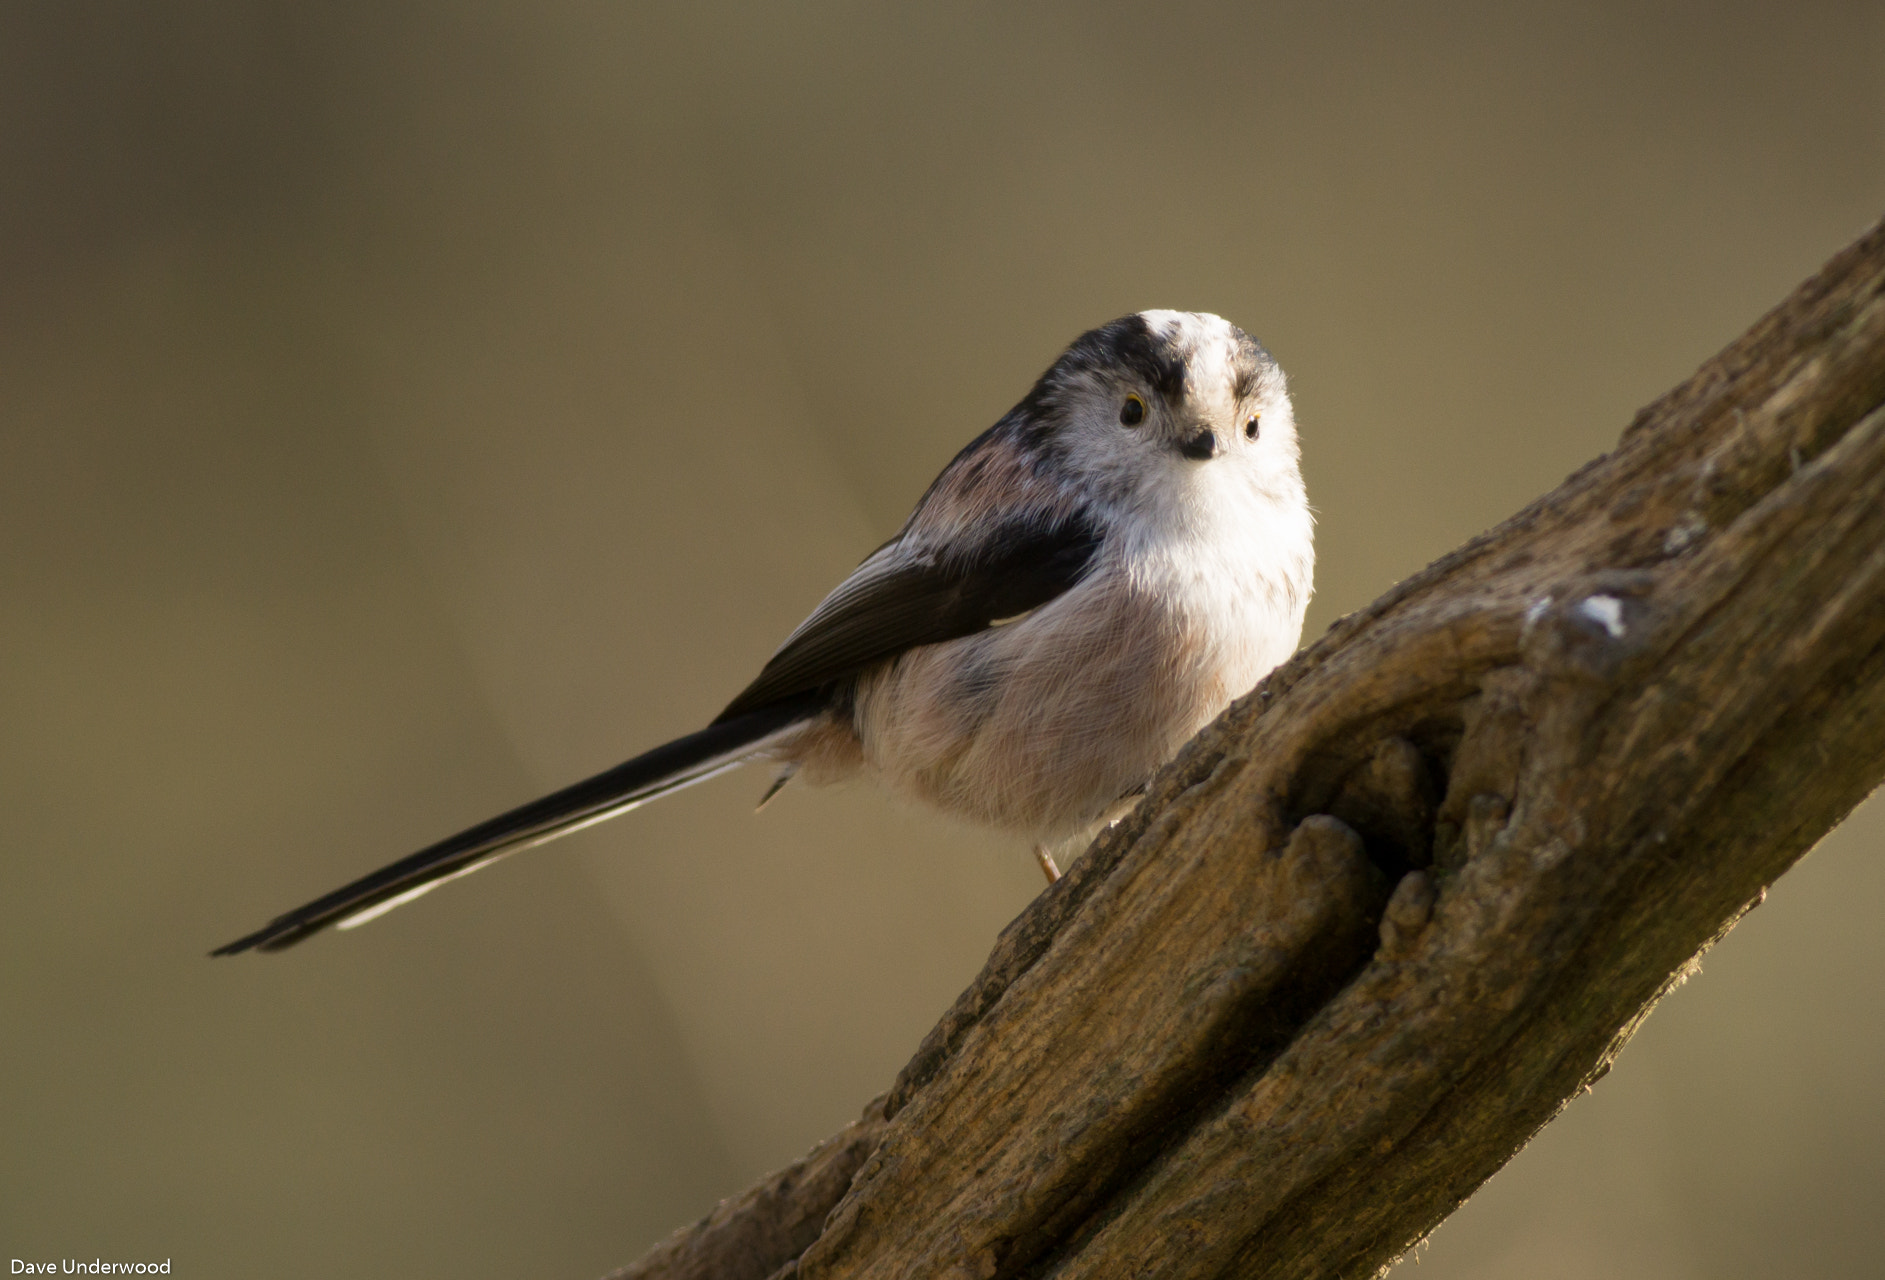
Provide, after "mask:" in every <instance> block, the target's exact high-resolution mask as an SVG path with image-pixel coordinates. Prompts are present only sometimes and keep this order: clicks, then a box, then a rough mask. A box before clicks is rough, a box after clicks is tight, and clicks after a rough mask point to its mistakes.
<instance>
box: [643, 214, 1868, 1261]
mask: <svg viewBox="0 0 1885 1280" xmlns="http://www.w3.org/2000/svg"><path fill="white" fill-rule="evenodd" d="M1881 775H1885V224H1881V225H1880V226H1878V227H1875V228H1873V230H1872V231H1870V232H1869V233H1867V235H1866V236H1865V237H1864V238H1862V239H1861V240H1860V241H1858V242H1857V243H1856V244H1854V245H1853V246H1851V247H1850V248H1848V249H1847V250H1845V251H1844V252H1843V253H1841V254H1840V255H1839V256H1838V257H1836V258H1835V259H1833V261H1832V262H1830V263H1829V264H1828V265H1827V266H1826V267H1825V268H1824V269H1823V270H1822V271H1821V272H1820V273H1819V274H1818V275H1817V276H1815V277H1814V278H1813V279H1812V280H1810V281H1808V282H1807V283H1806V284H1804V285H1802V286H1801V287H1800V288H1799V289H1798V290H1797V291H1796V292H1795V293H1794V294H1793V296H1792V297H1790V298H1789V299H1788V300H1787V301H1786V302H1785V303H1784V304H1782V305H1781V306H1780V307H1779V308H1778V309H1776V310H1775V311H1774V312H1773V313H1772V314H1770V315H1769V316H1767V317H1766V318H1765V319H1763V320H1762V321H1761V322H1760V323H1759V324H1757V325H1756V326H1755V327H1754V328H1753V329H1752V330H1751V331H1749V332H1748V333H1747V334H1746V335H1745V336H1743V337H1742V338H1741V339H1740V340H1738V341H1737V342H1735V343H1734V344H1733V345H1732V346H1731V347H1729V348H1728V349H1727V350H1726V351H1724V352H1723V353H1722V354H1721V355H1719V356H1717V357H1716V358H1715V359H1714V360H1712V361H1710V362H1709V363H1708V364H1707V365H1705V366H1704V367H1703V368H1702V369H1701V370H1700V371H1699V372H1697V373H1696V374H1695V376H1693V377H1692V378H1690V379H1689V380H1688V382H1686V383H1684V384H1683V385H1682V386H1680V387H1678V388H1677V389H1675V390H1674V391H1672V392H1670V393H1669V394H1668V395H1666V396H1664V397H1663V398H1662V399H1661V400H1660V401H1658V402H1657V403H1656V404H1654V405H1652V406H1650V407H1649V408H1648V409H1646V410H1644V411H1643V412H1642V413H1641V414H1639V415H1638V417H1637V419H1636V421H1634V422H1633V423H1631V424H1630V426H1629V428H1628V429H1627V430H1626V431H1625V432H1624V433H1623V437H1622V440H1621V441H1620V442H1619V444H1618V446H1617V448H1616V449H1615V450H1614V451H1613V452H1611V453H1609V454H1607V455H1605V456H1604V457H1601V458H1599V459H1597V460H1596V461H1594V462H1592V463H1590V464H1589V465H1587V466H1586V467H1584V468H1583V469H1582V470H1580V471H1579V472H1578V473H1577V474H1575V475H1573V476H1572V477H1571V478H1570V479H1569V480H1567V481H1566V482H1565V483H1564V484H1563V485H1561V486H1560V487H1559V488H1558V489H1556V490H1555V491H1553V492H1552V493H1550V494H1547V495H1546V496H1545V497H1543V498H1541V499H1539V500H1538V501H1537V502H1535V503H1533V504H1532V505H1531V506H1530V507H1528V508H1526V509H1525V510H1524V511H1522V512H1520V513H1519V514H1518V515H1516V516H1514V517H1512V518H1511V519H1510V520H1508V521H1506V522H1505V523H1504V524H1502V525H1500V526H1499V527H1498V528H1496V529H1494V530H1492V531H1491V532H1489V533H1487V534H1485V535H1483V536H1481V537H1479V538H1477V539H1475V540H1474V541H1472V542H1470V543H1468V544H1467V545H1466V546H1464V547H1462V548H1460V549H1459V550H1458V551H1455V552H1454V553H1452V554H1451V555H1449V556H1447V557H1445V558H1444V559H1442V560H1440V561H1439V562H1437V563H1435V564H1434V565H1432V566H1430V567H1429V568H1428V569H1426V570H1425V571H1423V572H1421V573H1419V574H1417V575H1415V576H1414V577H1412V578H1410V579H1408V580H1407V581H1406V582H1403V583H1401V584H1400V585H1399V586H1397V587H1395V588H1394V589H1393V590H1392V591H1390V592H1389V593H1388V594H1387V595H1386V596H1384V597H1382V598H1381V599H1380V600H1379V601H1377V602H1376V603H1375V604H1373V605H1371V606H1370V607H1369V608H1367V609H1365V610H1362V611H1361V612H1359V613H1356V614H1354V615H1351V616H1350V617H1347V618H1344V619H1343V620H1342V621H1341V622H1339V623H1337V624H1336V626H1335V627H1333V628H1332V629H1331V630H1330V631H1329V633H1328V634H1327V635H1326V636H1324V637H1323V638H1322V639H1321V640H1320V641H1318V642H1317V643H1316V644H1315V645H1314V646H1313V647H1311V648H1310V649H1308V650H1307V651H1305V652H1304V653H1302V654H1300V655H1298V656H1297V657H1296V658H1295V659H1294V660H1292V661H1291V662H1290V663H1288V664H1287V665H1286V666H1285V667H1283V668H1282V669H1281V670H1279V671H1278V672H1277V673H1276V674H1274V675H1273V676H1271V677H1270V679H1269V680H1268V681H1266V682H1265V684H1264V685H1263V686H1262V687H1261V688H1260V689H1258V690H1257V691H1256V692H1255V693H1254V694H1252V695H1251V696H1250V697H1247V698H1245V699H1244V700H1243V701H1241V702H1240V703H1238V704H1237V705H1236V706H1235V707H1233V708H1232V709H1231V710H1230V711H1229V712H1227V713H1226V714H1225V715H1224V716H1223V718H1222V719H1220V720H1219V721H1218V723H1216V724H1215V725H1213V726H1212V727H1211V728H1210V729H1208V730H1207V731H1206V732H1205V733H1203V734H1202V735H1200V736H1199V738H1198V739H1197V740H1196V741H1194V742H1193V743H1191V744H1190V746H1189V747H1187V748H1186V750H1185V751H1184V752H1183V754H1182V755H1181V756H1180V758H1179V759H1178V760H1176V761H1175V762H1174V763H1173V764H1172V765H1171V766H1170V767H1169V768H1168V769H1166V770H1165V772H1164V774H1163V775H1162V776H1161V778H1160V779H1159V780H1158V782H1157V783H1156V784H1155V786H1154V788H1153V790H1152V792H1151V794H1150V795H1149V796H1148V797H1147V799H1146V801H1145V802H1144V803H1143V804H1141V805H1140V806H1139V808H1138V810H1137V811H1136V812H1135V813H1134V814H1133V815H1132V816H1131V817H1129V818H1128V819H1127V820H1126V821H1125V822H1123V823H1121V824H1120V825H1119V826H1118V827H1116V828H1114V829H1113V830H1112V831H1110V832H1108V833H1107V834H1106V835H1105V836H1104V837H1102V839H1101V840H1100V841H1099V842H1098V843H1097V844H1096V846H1095V847H1094V849H1093V850H1092V852H1091V853H1089V854H1088V855H1087V856H1086V857H1085V858H1084V859H1083V860H1082V861H1081V862H1080V863H1079V864H1078V865H1077V866H1076V867H1075V869H1074V870H1073V872H1072V874H1070V875H1069V876H1068V877H1067V878H1066V879H1064V880H1062V881H1061V882H1060V883H1059V884H1058V885H1056V886H1055V887H1054V888H1053V889H1051V890H1050V891H1048V892H1047V893H1046V894H1044V895H1043V896H1042V897H1041V899H1040V900H1039V901H1038V902H1036V903H1035V904H1034V905H1033V906H1032V907H1030V908H1029V909H1028V910H1027V911H1026V912H1025V913H1024V914H1023V915H1022V916H1021V917H1020V918H1019V919H1018V920H1017V921H1016V922H1015V923H1014V924H1013V925H1012V926H1010V928H1009V929H1008V931H1007V932H1006V933H1005V934H1004V935H1003V936H1002V938H1001V940H1000V942H999V944H998V945H997V946H996V949H995V952H994V955H993V956H992V957H991V958H990V960H989V962H988V966H987V968H986V969H985V970H984V972H983V973H982V975H981V976H980V977H979V978H978V979H977V981H976V982H975V984H974V985H973V986H972V987H970V989H969V990H968V991H967V992H966V993H965V994H964V995H963V996H962V997H961V999H960V1000H958V1001H957V1003H956V1006H955V1008H953V1009H952V1010H950V1012H949V1013H948V1015H947V1016H946V1017H945V1018H944V1019H943V1021H942V1022H941V1024H939V1025H938V1026H937V1027H936V1029H935V1030H934V1031H933V1032H932V1033H931V1034H930V1036H929V1038H928V1040H927V1041H926V1042H925V1044H924V1045H923V1047H922V1048H921V1050H920V1051H919V1052H918V1053H917V1055H916V1058H915V1059H914V1060H913V1061H912V1062H911V1063H910V1065H909V1066H908V1067H906V1068H905V1069H904V1072H903V1074H902V1076H901V1078H900V1079H898V1080H897V1082H896V1083H895V1085H894V1087H893V1088H892V1089H891V1090H890V1092H889V1093H888V1094H887V1095H886V1096H885V1097H884V1098H882V1099H879V1100H878V1101H877V1102H875V1103H873V1104H872V1106H871V1108H870V1110H868V1111H867V1112H866V1114H865V1117H864V1119H863V1120H861V1121H860V1122H859V1123H858V1124H856V1125H853V1126H852V1127H851V1128H849V1129H847V1130H846V1132H845V1133H844V1134H841V1135H839V1136H838V1137H837V1138H834V1139H833V1140H832V1141H831V1142H829V1143H826V1144H825V1145H824V1146H822V1147H821V1148H819V1150H818V1151H816V1152H814V1153H813V1154H812V1155H811V1156H809V1157H807V1159H806V1160H805V1161H803V1162H801V1163H800V1164H799V1165H795V1166H793V1167H792V1168H791V1169H788V1170H786V1171H785V1172H784V1173H782V1174H779V1175H776V1176H775V1177H774V1178H773V1179H771V1180H769V1181H768V1182H767V1183H765V1184H763V1185H762V1186H760V1187H758V1188H755V1189H754V1190H753V1191H751V1192H748V1193H747V1194H746V1195H745V1196H743V1197H740V1198H737V1199H735V1200H730V1201H728V1202H726V1203H725V1204H723V1205H722V1206H721V1207H720V1209H718V1210H717V1211H716V1212H715V1213H714V1214H713V1215H712V1216H710V1217H708V1218H707V1219H705V1220H703V1221H702V1222H701V1223H699V1224H697V1225H696V1226H694V1227H691V1228H688V1229H686V1230H684V1231H682V1232H680V1233H678V1234H677V1235H676V1236H675V1237H674V1238H673V1239H671V1240H669V1241H668V1242H667V1243H665V1244H664V1245H662V1246H661V1247H660V1248H659V1249H657V1250H656V1251H655V1252H654V1253H653V1254H651V1255H649V1257H648V1258H646V1259H644V1260H643V1261H642V1262H640V1263H638V1264H636V1265H634V1266H632V1267H630V1268H628V1269H627V1270H625V1271H623V1272H621V1273H618V1274H619V1276H620V1277H622V1280H629V1278H631V1277H632V1278H634V1280H653V1278H654V1277H663V1278H665V1280H679V1278H680V1277H689V1278H693V1277H708V1276H711V1277H714V1278H715V1280H765V1278H766V1277H768V1276H774V1275H789V1274H794V1273H796V1275H797V1276H799V1277H801V1280H810V1278H811V1277H819V1278H820V1280H824V1278H825V1277H838V1276H844V1277H865V1276H869V1277H891V1276H898V1277H924V1278H930V1277H964V1278H966V1277H997V1276H1001V1277H1007V1276H1015V1277H1021V1276H1026V1277H1049V1276H1052V1277H1067V1278H1071V1277H1088V1276H1091V1277H1117V1276H1158V1277H1197V1278H1199V1280H1202V1278H1204V1277H1217V1276H1262V1277H1266V1278H1272V1280H1283V1278H1285V1277H1300V1278H1302V1280H1311V1278H1316V1277H1331V1276H1366V1275H1370V1274H1375V1273H1377V1272H1378V1271H1379V1270H1381V1269H1383V1268H1384V1267H1385V1266H1386V1265H1388V1264H1389V1263H1390V1262H1392V1260H1393V1259H1395V1258H1396V1257H1398V1256H1399V1255H1400V1254H1401V1253H1402V1252H1403V1251H1405V1250H1406V1249H1407V1248H1408V1247H1409V1245H1411V1244H1412V1243H1413V1242H1415V1241H1417V1240H1419V1239H1420V1238H1421V1237H1422V1236H1423V1235H1425V1234H1426V1233H1427V1232H1428V1231H1429V1230H1431V1229H1432V1228H1433V1226H1434V1225H1435V1224H1436V1223H1438V1222H1439V1221H1440V1219H1441V1218H1443V1217H1444V1216H1445V1215H1446V1214H1447V1213H1449V1212H1451V1211H1452V1210H1453V1209H1454V1208H1455V1207H1456V1206H1457V1205H1459V1204H1460V1203H1461V1202H1462V1201H1464V1200H1465V1198H1466V1197H1467V1196H1468V1195H1470V1194H1471V1193H1472V1192H1473V1190H1474V1189H1475V1188H1477V1187H1478V1186H1479V1185H1480V1183H1482V1182H1483V1181H1484V1180H1485V1179H1486V1178H1487V1177H1489V1176H1490V1175H1491V1174H1492V1173H1493V1172H1494V1171H1495V1170H1497V1169H1498V1168H1499V1166H1500V1165H1502V1164H1504V1163H1505V1161H1506V1160H1508V1159H1510V1158H1511V1156H1512V1155H1513V1154H1514V1153H1515V1152H1516V1151H1517V1150H1518V1149H1519V1148H1520V1147H1522V1146H1523V1145H1524V1144H1525V1142H1526V1141H1527V1140H1528V1139H1529V1138H1530V1137H1531V1135H1532V1134H1533V1133H1535V1132H1537V1130H1538V1129H1539V1127H1540V1126H1542V1125H1543V1124H1544V1123H1545V1122H1546V1121H1548V1120H1549V1119H1551V1117H1552V1116H1553V1115H1554V1114H1556V1113H1557V1111H1558V1110H1559V1109H1560V1108H1561V1107H1563V1106H1564V1104H1565V1102H1566V1101H1567V1100H1568V1099H1569V1098H1571V1097H1572V1096H1574V1095H1575V1094H1576V1093H1577V1092H1578V1091H1579V1090H1581V1089H1583V1088H1585V1087H1587V1086H1588V1085H1589V1084H1590V1083H1591V1082H1592V1081H1594V1080H1595V1079H1597V1078H1598V1077H1599V1076H1601V1075H1602V1074H1603V1073H1604V1071H1605V1070H1606V1069H1607V1067H1608V1065H1609V1063H1610V1062H1611V1060H1612V1058H1613V1057H1614V1056H1615V1054H1616V1052H1617V1051H1618V1049H1619V1048H1620V1047H1621V1046H1622V1045H1623V1043H1624V1042H1625V1041H1626V1040H1627V1039H1628V1038H1629V1035H1630V1033H1631V1031H1632V1030H1633V1029H1634V1028H1635V1027H1636V1026H1637V1025H1638V1024H1639V1023H1640V1022H1641V1020H1642V1019H1643V1017H1644V1016H1645V1015H1646V1014H1647V1012H1648V1010H1649V1009H1650V1007H1651V1006H1653V1005H1654V1004H1655V1002H1656V1000H1657V998H1658V996H1659V995H1660V994H1661V993H1662V992H1663V991H1665V990H1667V989H1668V987H1669V986H1670V985H1671V983H1672V982H1674V981H1676V980H1678V979H1679V977H1680V975H1681V974H1682V973H1683V972H1684V971H1685V969H1686V968H1687V966H1689V965H1690V963H1691V962H1692V961H1693V959H1694V958H1695V957H1696V956H1697V955H1698V953H1699V952H1701V951H1702V950H1704V949H1706V948H1707V946H1708V945H1709V944H1710V943H1711V942H1712V941H1713V940H1714V939H1716V938H1718V937H1720V936H1721V935H1722V934H1723V933H1724V932H1725V931H1726V930H1727V929H1728V928H1729V927H1730V926H1731V925H1732V924H1733V922H1734V920H1735V919H1736V918H1737V917H1738V916H1739V915H1740V914H1741V913H1742V912H1743V911H1745V910H1747V908H1748V907H1749V906H1750V905H1752V904H1754V903H1756V902H1758V901H1759V900H1760V898H1761V896H1762V895H1763V894H1764V892H1765V888H1766V886H1767V885H1768V884H1769V883H1770V882H1771V881H1772V880H1773V879H1774V878H1775V877H1776V876H1778V875H1780V873H1781V872H1783V871H1785V870H1786V869H1787V868H1788V867H1789V866H1790V865H1792V864H1793V862H1794V861H1795V860H1797V859H1798V858H1799V857H1800V856H1801V855H1802V854H1803V853H1805V852H1806V850H1807V849H1808V848H1809V847H1811V846H1812V844H1813V843H1814V842H1815V841H1816V840H1818V839H1819V838H1820V837H1821V836H1822V835H1824V834H1825V833H1826V832H1827V831H1828V830H1829V829H1830V828H1832V827H1833V826H1834V825H1835V824H1836V823H1837V822H1838V821H1839V820H1840V819H1841V818H1842V817H1844V816H1845V814H1846V813H1847V812H1848V811H1850V810H1851V809H1852V807H1853V806H1854V805H1855V804H1857V803H1858V802H1859V800H1860V799H1861V798H1863V797H1864V796H1865V795H1866V793H1867V792H1869V791H1870V790H1871V789H1872V788H1873V787H1874V786H1875V785H1876V784H1877V783H1878V782H1879V780H1880V777H1881Z"/></svg>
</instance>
